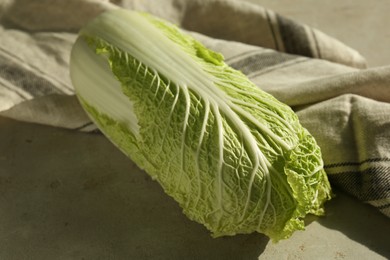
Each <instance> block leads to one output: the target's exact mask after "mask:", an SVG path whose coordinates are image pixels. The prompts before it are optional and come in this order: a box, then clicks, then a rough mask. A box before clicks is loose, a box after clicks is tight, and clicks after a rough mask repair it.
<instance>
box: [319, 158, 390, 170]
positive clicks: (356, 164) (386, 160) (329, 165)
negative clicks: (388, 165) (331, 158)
mask: <svg viewBox="0 0 390 260" xmlns="http://www.w3.org/2000/svg"><path fill="white" fill-rule="evenodd" d="M372 162H390V158H369V159H366V160H363V161H361V162H341V163H332V164H327V165H324V168H325V169H330V168H337V167H344V166H360V165H363V164H366V163H372Z"/></svg>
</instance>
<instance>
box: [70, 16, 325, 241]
mask: <svg viewBox="0 0 390 260" xmlns="http://www.w3.org/2000/svg"><path fill="white" fill-rule="evenodd" d="M70 73H71V79H72V82H73V85H74V87H75V90H76V93H77V95H78V97H79V100H80V102H81V104H82V105H83V107H84V109H85V110H86V112H87V113H88V114H89V116H90V117H91V119H92V120H93V121H94V122H95V124H96V125H97V126H98V127H99V128H100V129H101V131H102V132H103V133H104V134H105V135H106V136H107V137H108V138H109V139H110V140H111V141H112V142H113V143H114V144H115V145H116V146H117V147H118V148H119V149H121V150H122V151H123V152H124V153H125V154H126V155H127V156H129V157H130V158H131V159H132V160H133V161H134V162H135V163H136V164H137V165H138V166H139V167H140V168H141V169H144V170H145V171H146V172H147V173H148V174H149V175H150V176H151V177H152V178H153V179H155V180H156V181H158V182H159V183H160V184H161V186H162V187H163V189H164V191H165V192H166V193H167V194H168V195H170V196H172V197H173V198H174V199H175V200H176V201H177V202H178V203H179V205H180V206H181V207H182V209H183V212H184V214H185V215H187V216H188V217H189V218H190V219H191V220H194V221H197V222H199V223H202V224H203V225H205V226H206V228H207V229H209V230H210V231H211V232H212V235H213V236H215V237H219V236H225V235H235V234H238V233H252V232H260V233H263V234H266V235H267V236H269V237H270V238H271V239H272V240H273V241H278V240H280V239H284V238H288V237H289V236H291V234H292V233H293V232H294V231H295V230H302V229H304V218H305V216H306V215H307V214H308V213H311V214H316V215H321V214H323V204H324V202H325V201H327V200H328V199H330V197H331V189H330V185H329V182H328V179H327V176H326V174H325V172H324V170H323V162H322V159H321V152H320V148H319V147H318V146H317V144H316V142H315V140H314V138H313V137H312V136H311V135H310V134H309V133H308V131H307V130H306V129H305V128H303V127H302V126H301V124H300V123H299V121H298V118H297V116H296V114H295V113H294V112H293V111H292V110H291V108H290V107H288V106H287V105H285V104H283V103H281V102H279V101H278V100H276V99H275V98H274V97H273V96H271V95H270V94H268V93H266V92H264V91H262V90H261V89H259V88H258V87H257V86H256V85H254V84H253V83H252V82H251V81H250V80H249V79H248V78H247V77H246V76H245V75H244V74H242V73H241V72H240V71H237V70H235V69H233V68H231V67H229V66H228V65H227V64H226V63H225V62H224V58H223V56H222V55H221V54H219V53H216V52H214V51H212V50H209V49H207V48H206V47H204V46H203V45H202V44H201V43H199V42H198V41H196V40H195V39H193V38H192V37H191V36H189V35H187V34H185V33H183V32H181V31H180V30H179V29H178V28H177V27H176V26H174V25H172V24H169V23H168V22H166V21H163V20H161V19H158V18H155V17H153V16H151V15H149V14H144V13H138V12H134V11H128V10H123V9H118V10H113V11H108V12H105V13H103V14H101V15H100V16H98V17H97V18H95V19H94V20H92V21H91V22H89V23H88V24H87V25H86V26H85V27H84V28H83V29H82V30H81V31H80V35H79V37H78V39H77V41H76V43H75V44H74V47H73V49H72V54H71V65H70Z"/></svg>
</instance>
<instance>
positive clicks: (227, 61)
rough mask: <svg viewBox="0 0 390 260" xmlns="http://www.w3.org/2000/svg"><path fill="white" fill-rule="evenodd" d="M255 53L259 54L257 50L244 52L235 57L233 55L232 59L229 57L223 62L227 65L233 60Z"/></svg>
mask: <svg viewBox="0 0 390 260" xmlns="http://www.w3.org/2000/svg"><path fill="white" fill-rule="evenodd" d="M256 52H259V50H258V49H255V50H249V51H244V52H242V53H239V54H237V55H234V56H232V57H229V58H227V59H225V62H226V63H229V62H230V61H232V60H235V59H237V58H239V57H243V56H248V55H249V54H251V53H256Z"/></svg>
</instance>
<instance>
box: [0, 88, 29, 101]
mask: <svg viewBox="0 0 390 260" xmlns="http://www.w3.org/2000/svg"><path fill="white" fill-rule="evenodd" d="M1 87H4V88H6V89H8V90H9V91H10V92H12V93H14V94H16V95H18V97H20V98H21V99H23V100H27V98H26V97H24V96H23V95H21V94H20V93H18V92H17V91H15V90H14V89H12V88H10V87H8V86H6V85H1Z"/></svg>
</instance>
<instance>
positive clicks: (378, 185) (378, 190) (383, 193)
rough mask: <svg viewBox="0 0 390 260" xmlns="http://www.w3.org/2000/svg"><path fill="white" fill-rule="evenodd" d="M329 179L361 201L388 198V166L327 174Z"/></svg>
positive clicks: (389, 186) (389, 188)
mask: <svg viewBox="0 0 390 260" xmlns="http://www.w3.org/2000/svg"><path fill="white" fill-rule="evenodd" d="M328 177H329V181H330V182H331V183H332V184H333V185H335V186H337V187H339V188H341V189H343V190H345V191H346V192H348V193H350V194H351V195H353V196H355V197H357V198H358V199H360V200H362V201H372V200H380V199H386V198H390V167H370V168H367V169H365V170H363V171H345V172H339V173H332V174H328Z"/></svg>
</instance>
